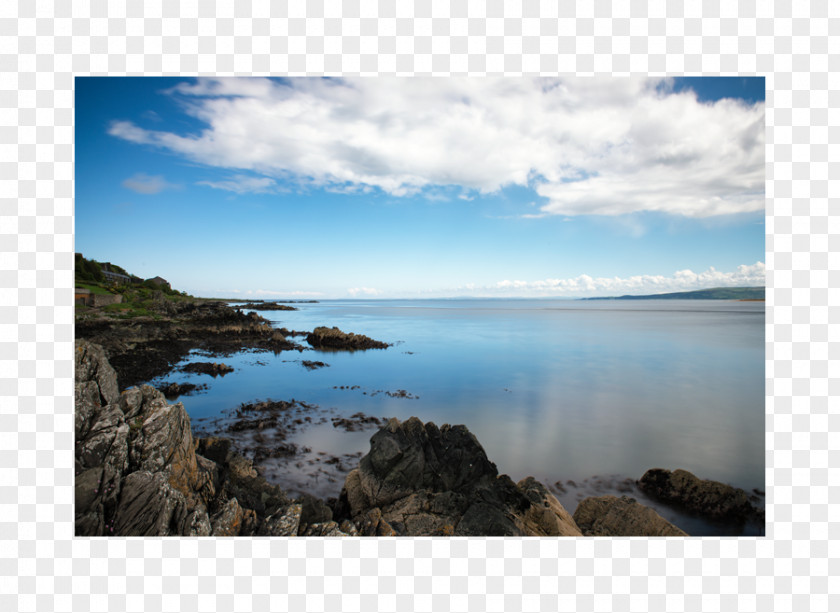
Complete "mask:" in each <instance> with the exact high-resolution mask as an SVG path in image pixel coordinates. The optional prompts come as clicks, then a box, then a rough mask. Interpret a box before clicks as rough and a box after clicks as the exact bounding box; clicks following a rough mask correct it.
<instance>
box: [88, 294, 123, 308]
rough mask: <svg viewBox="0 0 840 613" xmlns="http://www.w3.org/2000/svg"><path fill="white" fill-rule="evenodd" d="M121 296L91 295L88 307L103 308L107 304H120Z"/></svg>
mask: <svg viewBox="0 0 840 613" xmlns="http://www.w3.org/2000/svg"><path fill="white" fill-rule="evenodd" d="M121 302H122V296H121V295H119V294H91V295H90V300H89V305H90V306H93V307H103V306H106V305H109V304H120V303H121Z"/></svg>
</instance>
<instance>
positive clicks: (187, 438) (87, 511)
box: [75, 341, 743, 536]
mask: <svg viewBox="0 0 840 613" xmlns="http://www.w3.org/2000/svg"><path fill="white" fill-rule="evenodd" d="M75 352H76V355H75V363H76V389H75V394H76V399H75V400H76V424H75V426H76V449H75V452H76V454H75V455H76V462H75V475H76V494H75V495H76V505H75V506H76V510H75V517H76V535H77V536H102V535H121V536H166V535H182V536H209V535H213V536H238V535H239V536H248V535H265V536H395V535H396V536H425V535H441V536H443V535H450V536H451V535H459V536H589V535H594V536H599V535H612V536H617V535H637V536H685V532H683V531H682V530H680V529H679V528H677V527H676V526H674V525H672V524H671V523H669V522H667V521H666V520H665V519H663V518H662V517H661V516H659V515H658V514H657V513H656V512H655V511H654V510H653V509H650V508H648V507H645V506H643V505H641V504H639V503H638V502H636V501H635V500H633V499H632V498H628V497H626V496H623V497H621V498H617V497H614V496H601V497H597V498H588V499H586V500H584V501H583V502H581V504H580V505H579V506H578V508H577V510H576V511H575V514H574V516H572V515H571V514H570V513H568V512H567V511H566V509H564V508H563V506H562V505H561V504H560V503H559V502H558V501H557V499H556V498H555V497H554V496H553V495H552V494H551V493H550V492H549V491H548V490H547V489H546V487H545V486H544V485H542V484H541V483H539V482H538V481H536V480H535V479H533V478H531V477H528V478H526V479H523V480H521V481H519V482H518V483H515V482H514V481H513V480H511V479H510V478H509V477H508V476H507V475H500V474H499V473H498V470H497V468H496V466H495V464H493V463H492V462H490V461H489V459H488V458H487V456H486V454H485V452H484V449H483V448H482V447H481V445H480V443H479V442H478V440H477V439H476V438H475V436H474V435H473V434H472V433H470V432H469V430H467V428H466V427H464V426H449V425H443V426H441V427H438V426H436V425H435V424H432V423H426V424H423V423H422V422H421V421H420V420H418V419H417V418H414V417H412V418H411V419H408V420H406V421H404V422H400V421H398V420H396V419H391V420H390V421H388V422H387V423H386V424H385V425H384V427H382V428H381V429H380V430H379V431H378V432H376V434H374V435H373V437H372V438H371V448H370V451H369V452H368V454H367V455H365V456H364V457H362V459H361V461H360V462H359V466H358V468H356V469H354V470H352V471H351V472H350V473H349V474H348V475H347V478H346V481H345V484H344V487H343V489H342V491H341V494H340V496H339V498H338V499H337V500H336V499H333V500H330V501H329V502H325V501H322V500H320V499H317V498H315V497H312V496H302V497H298V498H295V499H291V498H290V497H289V496H288V495H287V494H286V493H285V492H284V491H283V490H282V489H281V488H280V487H278V486H275V485H272V484H270V483H268V482H267V481H266V480H265V479H264V478H262V477H261V476H259V475H258V473H257V471H256V470H255V469H254V466H253V464H252V463H251V461H250V460H247V459H245V458H244V457H242V456H240V455H238V454H237V453H235V452H234V451H233V450H232V449H231V442H230V441H229V440H226V439H221V438H202V439H195V438H194V437H193V433H192V429H191V423H190V418H189V416H188V415H187V413H186V411H185V409H184V407H183V405H182V404H181V403H175V404H169V403H168V402H167V401H166V398H165V397H164V395H163V394H162V393H161V392H159V391H158V390H155V389H154V388H152V387H150V386H143V387H141V388H132V389H128V390H126V391H123V392H122V393H120V391H119V388H118V385H117V374H116V372H115V370H114V369H113V368H112V367H111V365H110V364H109V362H108V359H107V358H106V355H105V352H104V350H103V348H102V347H101V346H99V345H96V344H93V343H90V342H87V341H77V343H76V349H75ZM649 472H650V471H649ZM664 472H667V471H664ZM684 472H685V471H676V472H675V473H669V474H668V475H664V474H663V473H659V472H656V473H653V475H652V476H651V477H650V478H649V479H648V481H650V482H651V483H652V484H653V485H651V488H653V487H654V486H655V487H657V488H659V490H657V491H660V490H661V492H662V494H661V495H662V496H679V491H680V488H682V490H684V491H687V492H689V494H690V499H691V500H693V501H694V503H695V504H696V505H698V506H702V502H703V500H705V501H706V502H709V501H710V500H711V501H712V504H713V505H715V506H716V508H720V509H724V510H727V511H726V512H729V511H728V509H730V508H734V509H741V510H743V506H742V505H741V499H740V494H743V492H741V490H737V491H734V493H733V492H728V491H726V490H721V489H720V488H718V487H717V486H720V485H722V484H714V482H700V481H699V480H697V481H692V480H691V479H688V478H687V477H686V476H685V475H683V474H682V473H684ZM686 474H687V475H690V473H686ZM646 476H647V475H646ZM691 477H693V475H691ZM694 479H696V478H694ZM704 483H706V484H712V486H711V487H712V489H713V490H714V492H716V493H714V492H713V493H709V494H703V487H704V485H703V484H704ZM668 484H672V485H673V487H669V486H668ZM724 487H728V486H724ZM651 491H653V490H652V489H651ZM739 492H740V494H739ZM733 495H734V497H735V498H732V496H733ZM727 499H731V500H735V503H734V505H733V504H728V503H727V502H726V500H727Z"/></svg>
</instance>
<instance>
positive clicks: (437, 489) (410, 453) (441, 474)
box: [335, 417, 581, 536]
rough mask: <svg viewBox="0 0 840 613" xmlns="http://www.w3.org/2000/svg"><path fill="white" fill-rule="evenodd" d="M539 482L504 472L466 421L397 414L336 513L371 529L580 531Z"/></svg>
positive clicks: (348, 484)
mask: <svg viewBox="0 0 840 613" xmlns="http://www.w3.org/2000/svg"><path fill="white" fill-rule="evenodd" d="M535 484H536V482H534V481H533V480H524V481H523V482H520V484H516V483H514V482H513V481H512V480H511V479H510V478H509V477H508V476H507V475H499V474H498V471H497V469H496V466H495V464H493V463H492V462H490V461H489V460H488V459H487V455H486V454H485V452H484V449H483V448H482V447H481V445H480V444H479V442H478V440H477V439H476V438H475V436H474V435H473V434H472V433H471V432H470V431H469V430H467V428H466V427H464V426H449V425H444V426H442V427H441V428H438V427H437V426H436V425H435V424H433V423H427V424H425V425H424V424H423V423H422V422H421V421H420V420H419V419H417V418H416V417H412V418H411V419H408V420H406V421H405V422H399V421H398V420H396V419H391V420H390V421H389V422H388V424H387V425H386V426H385V427H383V428H382V429H381V430H379V431H378V432H377V433H376V434H374V435H373V437H372V438H371V449H370V452H369V453H368V454H367V455H366V456H364V457H363V458H362V459H361V461H360V463H359V468H358V469H355V470H353V471H351V472H350V474H349V475H348V476H347V478H346V480H345V485H344V488H343V489H342V492H341V495H340V497H339V499H338V501H337V503H336V507H335V517H336V518H338V519H352V520H353V522H354V523H355V524H356V526H358V527H359V531H360V533H362V534H364V535H370V536H374V535H377V536H384V535H392V534H395V535H412V536H422V535H462V536H478V535H486V536H524V535H532V536H536V535H543V536H560V535H577V536H580V534H581V533H580V531H579V530H578V529H577V526H575V524H574V521H572V518H571V516H570V515H569V514H568V513H566V512H565V510H564V509H563V508H562V506H561V505H560V503H559V502H557V500H556V499H555V498H554V496H552V495H551V494H550V493H549V492H548V490H546V489H545V488H544V487H542V486H540V485H539V484H536V485H535Z"/></svg>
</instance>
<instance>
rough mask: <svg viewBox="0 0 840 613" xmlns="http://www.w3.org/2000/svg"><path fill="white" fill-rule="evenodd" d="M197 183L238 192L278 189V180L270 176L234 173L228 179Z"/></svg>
mask: <svg viewBox="0 0 840 613" xmlns="http://www.w3.org/2000/svg"><path fill="white" fill-rule="evenodd" d="M197 185H206V186H207V187H212V188H213V189H223V190H225V191H229V192H234V193H237V194H246V193H255V194H268V193H271V192H276V191H277V187H278V186H277V181H275V180H274V179H270V178H268V177H249V176H247V175H234V176H233V177H231V178H230V179H228V180H227V181H199V182H198V183H197Z"/></svg>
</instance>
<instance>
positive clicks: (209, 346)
mask: <svg viewBox="0 0 840 613" xmlns="http://www.w3.org/2000/svg"><path fill="white" fill-rule="evenodd" d="M262 306H264V305H262ZM281 306H282V305H281ZM156 309H157V310H156V312H155V313H154V316H153V317H135V318H132V319H129V320H121V319H114V318H112V317H108V316H106V315H105V314H103V313H96V312H93V310H92V311H91V312H87V313H86V314H85V315H84V316H83V317H77V318H76V338H77V339H85V340H88V341H91V342H93V343H96V344H98V345H100V346H102V347H103V349H104V350H105V353H106V356H107V357H108V360H109V362H110V364H111V366H112V367H113V368H114V370H115V371H116V372H117V376H118V379H119V382H120V385H121V386H122V388H123V389H126V388H129V387H132V386H134V385H137V384H140V383H143V382H145V381H150V380H152V379H154V378H156V377H160V376H163V375H166V374H168V373H169V372H170V371H171V370H172V369H173V368H174V367H175V365H176V364H178V363H179V362H181V361H182V360H184V359H185V358H186V357H187V356H188V355H189V354H190V352H191V351H194V350H199V351H201V352H202V354H203V355H206V356H207V357H217V358H219V357H225V356H229V355H233V354H234V353H237V352H239V351H242V350H250V351H254V352H273V353H280V352H282V351H298V352H304V351H308V350H309V349H310V347H306V346H305V345H301V344H299V343H296V342H294V341H292V340H289V337H295V336H305V337H306V339H307V341H308V342H309V343H310V345H311V346H312V347H317V348H327V349H330V350H337V351H357V350H363V349H384V348H386V347H389V346H390V345H389V344H388V343H384V342H381V341H377V340H374V339H371V338H369V337H367V336H364V335H361V334H353V333H345V332H342V331H341V330H339V329H338V328H316V329H315V330H313V331H311V332H303V331H294V330H292V331H290V330H287V329H286V328H280V329H279V330H278V329H276V328H274V327H273V326H272V324H271V322H269V321H268V320H267V319H265V318H263V317H260V316H259V315H257V314H256V313H253V312H251V313H247V314H246V313H243V312H242V311H241V310H238V309H234V308H232V307H229V306H227V305H226V304H224V303H222V302H216V301H205V302H201V301H195V302H168V301H160V302H158V303H157V305H156ZM309 364H310V365H311V366H314V367H316V368H317V367H320V365H321V364H323V363H322V362H310V363H309ZM324 366H326V364H324ZM190 367H193V368H200V367H199V366H190ZM216 374H224V373H222V372H220V371H219V372H217V373H216Z"/></svg>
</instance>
